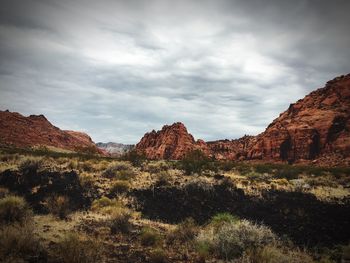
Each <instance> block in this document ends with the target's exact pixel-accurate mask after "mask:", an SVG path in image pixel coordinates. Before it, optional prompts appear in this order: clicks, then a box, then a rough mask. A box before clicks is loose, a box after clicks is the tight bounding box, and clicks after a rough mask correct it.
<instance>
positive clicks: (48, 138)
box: [0, 111, 104, 154]
mask: <svg viewBox="0 0 350 263" xmlns="http://www.w3.org/2000/svg"><path fill="white" fill-rule="evenodd" d="M0 145H2V146H14V147H19V148H25V147H33V146H52V147H56V148H60V149H65V150H70V151H76V152H88V153H100V154H103V153H104V152H103V151H101V150H100V149H98V148H97V147H96V145H95V143H94V142H93V141H92V140H91V138H90V137H89V136H88V135H87V134H86V133H83V132H77V131H64V130H61V129H59V128H57V127H55V126H54V125H52V124H51V123H50V122H49V121H48V120H47V119H46V118H45V116H44V115H30V116H28V117H25V116H23V115H21V114H19V113H17V112H9V111H0Z"/></svg>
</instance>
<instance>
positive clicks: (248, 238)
mask: <svg viewBox="0 0 350 263" xmlns="http://www.w3.org/2000/svg"><path fill="white" fill-rule="evenodd" d="M276 241H277V237H276V235H275V234H274V233H273V232H272V231H271V230H270V228H268V227H266V226H263V225H257V224H254V223H251V222H249V221H247V220H242V221H239V222H235V221H233V222H228V223H223V224H222V225H221V227H219V228H214V227H212V226H209V227H207V228H206V229H205V230H203V231H202V232H201V233H200V234H199V235H198V236H197V244H201V246H202V247H203V246H205V247H207V250H208V251H210V252H211V253H213V254H215V255H217V256H218V257H219V258H222V259H226V260H231V259H235V258H239V257H241V256H242V255H243V253H244V252H245V251H248V250H249V251H256V250H257V249H261V248H263V247H264V246H266V245H269V244H275V243H276Z"/></svg>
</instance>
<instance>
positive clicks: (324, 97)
mask: <svg viewBox="0 0 350 263" xmlns="http://www.w3.org/2000/svg"><path fill="white" fill-rule="evenodd" d="M325 156H329V157H331V156H333V157H334V158H335V159H339V160H343V159H347V158H349V157H350V75H346V76H341V77H338V78H335V79H334V80H332V81H329V82H328V83H327V84H326V86H325V87H324V88H321V89H318V90H316V91H313V92H311V93H310V94H309V95H307V96H306V97H305V98H304V99H301V100H299V101H297V102H296V103H294V104H291V105H290V106H289V108H288V110H286V111H285V112H283V113H282V114H280V116H279V117H278V118H277V119H275V120H274V121H273V122H272V123H271V124H270V125H269V126H268V127H267V129H266V130H265V131H264V132H263V133H262V134H260V135H258V136H257V138H256V143H255V144H254V146H253V147H252V148H251V149H250V150H248V154H247V157H248V158H250V159H263V160H288V161H291V162H293V161H296V160H313V159H317V158H321V157H325Z"/></svg>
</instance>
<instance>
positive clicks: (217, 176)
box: [0, 149, 350, 263]
mask: <svg viewBox="0 0 350 263" xmlns="http://www.w3.org/2000/svg"><path fill="white" fill-rule="evenodd" d="M0 160H1V163H0V187H1V188H0V221H1V227H0V233H1V234H0V244H1V245H0V257H1V258H2V259H3V262H73V263H74V262H220V260H221V262H242V263H243V262H257V263H258V262H259V263H260V262H266V263H275V262H276V263H277V262H323V263H326V262H327V263H328V262H329V263H330V262H346V261H345V260H347V259H348V258H349V257H350V256H349V251H350V250H349V245H348V242H349V241H350V238H349V236H348V233H349V231H348V230H347V229H346V227H350V225H349V221H348V219H349V213H348V211H349V210H348V208H349V201H348V200H349V195H350V191H349V187H350V179H349V178H350V169H349V168H348V167H344V168H341V167H338V168H331V167H315V166H303V165H288V164H283V163H279V164H278V163H274V164H268V163H251V162H230V161H215V160H212V159H209V158H206V157H205V156H204V155H202V154H201V153H200V152H193V153H189V154H188V155H186V156H185V158H184V159H183V160H181V161H152V160H146V159H145V158H144V156H142V155H141V156H140V155H138V154H137V153H136V152H132V153H129V154H128V155H126V156H122V157H120V158H118V159H117V158H114V159H112V158H101V157H96V156H94V155H87V154H86V155H75V154H71V153H57V152H55V153H50V152H49V151H47V150H45V151H44V150H34V151H29V150H25V151H24V150H21V151H15V150H11V151H10V150H9V149H6V150H3V151H2V152H1V153H0ZM287 199H288V200H290V201H288V202H290V203H285V202H287V201H283V200H287ZM293 200H295V201H293ZM303 200H304V201H305V202H303ZM310 202H311V204H312V205H316V208H315V209H314V210H312V211H311V210H309V209H308V206H307V205H308V203H310ZM240 204H241V206H240ZM260 206H261V207H263V209H264V210H266V212H265V213H260V212H261V211H260V210H259V207H260ZM243 207H244V209H243ZM318 210H319V211H318ZM318 212H319V213H320V214H317V213H318ZM319 215H323V217H322V220H321V218H320V217H319ZM314 218H319V221H317V220H314ZM274 219H275V221H274ZM310 220H311V221H310ZM309 221H310V222H309ZM283 224H285V225H283ZM298 224H300V229H299V228H296V227H295V228H293V227H294V226H296V225H298ZM318 224H320V226H322V228H324V229H325V230H324V231H322V230H321V229H320V230H315V231H314V230H313V229H317V227H318V226H319V225H318ZM314 226H315V227H314ZM303 227H304V228H303ZM340 228H342V231H341V230H339V229H340ZM311 230H312V231H311ZM332 232H333V233H332ZM293 233H294V234H293ZM322 240H323V241H324V242H321V241H322ZM319 241H320V242H319Z"/></svg>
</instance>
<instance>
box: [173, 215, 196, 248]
mask: <svg viewBox="0 0 350 263" xmlns="http://www.w3.org/2000/svg"><path fill="white" fill-rule="evenodd" d="M198 233H199V226H198V225H197V224H196V223H195V221H194V220H193V219H192V218H187V219H185V220H184V221H183V222H181V223H180V224H178V225H177V227H176V228H175V229H174V230H173V231H171V232H170V233H168V235H167V242H168V243H175V242H180V243H183V242H190V241H192V240H193V239H194V238H195V236H196V235H197V234H198Z"/></svg>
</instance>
